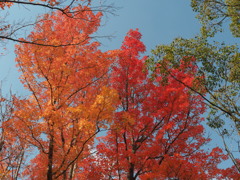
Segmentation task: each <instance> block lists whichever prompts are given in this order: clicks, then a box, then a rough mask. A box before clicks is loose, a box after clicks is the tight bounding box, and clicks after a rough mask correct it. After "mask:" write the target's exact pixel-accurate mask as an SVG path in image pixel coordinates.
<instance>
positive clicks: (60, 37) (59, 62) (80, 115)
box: [4, 7, 116, 180]
mask: <svg viewBox="0 0 240 180" xmlns="http://www.w3.org/2000/svg"><path fill="white" fill-rule="evenodd" d="M79 8H82V9H85V10H84V12H82V13H80V14H78V16H77V17H76V19H72V18H68V17H67V16H61V15H60V12H56V13H52V14H51V15H49V14H46V15H44V16H43V19H44V21H41V22H40V23H38V24H37V25H36V27H35V31H34V32H32V33H31V34H30V35H29V36H28V39H27V40H28V41H35V42H36V41H37V42H40V43H44V42H45V41H46V42H50V43H60V44H62V43H66V42H67V43H75V42H81V44H79V45H78V46H61V47H59V48H54V47H46V46H38V45H32V44H26V43H25V44H21V45H17V46H16V53H17V58H16V62H17V66H18V68H19V71H20V72H21V73H22V75H21V81H22V83H23V84H24V86H25V88H26V89H27V90H28V91H29V93H30V95H29V96H28V97H26V98H24V99H21V98H17V97H14V100H13V103H14V106H15V109H14V112H13V118H11V119H10V120H8V121H7V122H5V123H4V128H5V129H6V131H7V132H8V133H11V135H12V136H13V137H18V138H19V140H20V142H21V143H23V144H26V148H27V149H26V150H27V151H31V152H32V153H33V154H32V157H33V158H31V161H30V164H29V165H28V166H27V167H26V168H24V169H23V170H22V171H21V176H23V177H26V178H30V179H48V180H51V179H57V178H62V179H73V178H74V173H75V171H76V170H77V169H78V168H79V167H78V163H80V162H81V160H82V159H84V158H85V157H87V156H88V155H89V154H90V153H91V149H92V146H93V143H94V137H95V136H96V134H97V133H98V132H100V131H101V128H103V127H105V123H106V122H108V121H110V120H111V113H112V111H114V99H116V93H114V92H115V91H114V90H112V89H111V88H108V87H107V84H106V82H107V75H108V71H109V66H110V64H111V61H112V59H113V58H112V55H111V53H110V52H106V53H104V52H101V51H100V50H98V46H99V43H98V42H94V41H92V40H91V38H90V35H91V34H93V33H94V32H95V31H96V30H97V28H98V26H99V23H100V18H101V13H96V14H94V13H93V12H92V11H91V10H90V9H89V8H88V7H79ZM66 32H67V33H66ZM72 37H74V39H72Z"/></svg>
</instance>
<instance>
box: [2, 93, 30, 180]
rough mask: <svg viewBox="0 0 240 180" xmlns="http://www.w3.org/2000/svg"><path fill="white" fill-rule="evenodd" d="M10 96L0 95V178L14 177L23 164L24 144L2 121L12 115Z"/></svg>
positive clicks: (7, 119) (12, 108)
mask: <svg viewBox="0 0 240 180" xmlns="http://www.w3.org/2000/svg"><path fill="white" fill-rule="evenodd" d="M13 110H14V107H13V104H12V99H11V98H6V97H4V95H3V93H2V91H1V95H0V162H1V163H0V164H1V165H0V179H11V177H12V178H14V179H16V178H17V177H18V175H19V172H20V170H21V168H23V166H24V162H25V159H24V155H25V153H26V151H25V144H23V143H21V141H20V139H19V137H18V136H16V137H14V136H12V134H11V133H10V132H8V130H7V129H5V128H4V126H3V125H4V123H6V122H8V121H9V120H10V119H11V118H12V115H13Z"/></svg>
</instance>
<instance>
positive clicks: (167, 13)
mask: <svg viewBox="0 0 240 180" xmlns="http://www.w3.org/2000/svg"><path fill="white" fill-rule="evenodd" d="M106 2H110V0H107V1H106ZM112 2H114V5H115V6H116V7H119V9H118V10H116V11H115V12H114V13H115V15H111V14H108V17H107V18H104V22H103V26H102V27H101V28H100V29H99V31H98V32H97V35H99V36H102V35H104V36H105V35H106V36H108V35H113V36H114V37H113V38H112V39H111V40H110V41H109V40H108V39H101V42H102V44H103V46H102V49H103V50H109V49H116V48H119V47H120V46H121V42H122V41H123V39H124V36H125V35H126V33H127V32H128V31H129V29H135V28H138V29H139V31H140V32H141V33H142V35H143V36H142V40H143V42H144V44H145V45H146V47H147V52H146V54H150V51H151V49H154V48H155V47H156V45H159V44H168V43H170V42H171V41H172V40H173V39H174V38H176V37H183V38H192V37H194V36H196V35H197V34H198V33H199V28H200V24H199V22H198V20H197V19H196V18H195V15H196V14H195V13H194V12H193V11H192V9H191V7H190V0H188V1H187V0H184V1H183V0H115V1H114V0H112ZM45 11H46V10H45V9H32V8H29V7H27V6H25V7H22V6H15V7H13V8H11V10H10V11H9V16H8V19H7V20H11V21H14V20H16V21H17V20H19V19H21V20H26V21H28V20H30V19H35V18H36V17H37V15H38V14H41V13H44V12H45ZM0 15H2V13H0ZM226 26H227V25H226ZM26 33H27V32H26ZM215 40H217V41H225V42H226V43H229V44H236V43H239V39H237V38H233V37H232V35H231V34H230V32H229V30H228V28H226V29H225V31H224V33H222V34H218V35H217V36H216V38H215ZM2 48H3V47H2ZM5 54H6V55H4V56H0V80H1V81H2V86H3V89H4V92H8V90H9V88H10V87H11V89H12V91H13V92H16V93H18V94H21V95H23V94H26V91H24V89H23V88H22V85H21V84H20V82H19V80H18V76H19V73H18V72H17V69H16V68H15V63H14V58H15V54H14V43H12V42H9V43H8V44H7V51H6V53H5Z"/></svg>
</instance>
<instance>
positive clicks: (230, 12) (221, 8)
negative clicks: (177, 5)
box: [191, 0, 240, 37]
mask: <svg viewBox="0 0 240 180" xmlns="http://www.w3.org/2000/svg"><path fill="white" fill-rule="evenodd" d="M191 6H192V8H193V10H194V11H196V12H197V13H198V15H197V18H199V19H200V21H201V23H202V25H203V27H202V32H203V34H205V33H207V34H212V35H213V34H215V32H217V31H219V30H220V31H221V30H222V28H221V26H222V24H223V22H224V21H226V20H227V19H230V21H231V22H230V30H231V32H232V34H233V35H234V36H235V37H240V1H239V0H192V1H191Z"/></svg>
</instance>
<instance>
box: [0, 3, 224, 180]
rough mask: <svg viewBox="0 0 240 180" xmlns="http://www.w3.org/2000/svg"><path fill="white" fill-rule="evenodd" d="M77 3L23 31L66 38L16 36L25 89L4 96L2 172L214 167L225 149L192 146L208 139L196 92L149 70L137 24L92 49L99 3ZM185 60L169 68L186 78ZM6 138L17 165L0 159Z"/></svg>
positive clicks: (137, 173)
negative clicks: (108, 44) (9, 101)
mask: <svg viewBox="0 0 240 180" xmlns="http://www.w3.org/2000/svg"><path fill="white" fill-rule="evenodd" d="M78 8H80V9H81V10H82V11H81V12H82V13H79V14H78V17H77V18H75V19H72V18H69V17H67V16H60V15H59V12H57V13H52V14H51V15H49V14H47V15H44V16H43V17H42V21H40V22H39V23H38V24H37V25H36V27H35V30H34V31H33V32H32V33H31V34H30V35H29V36H28V39H29V40H31V41H35V42H40V43H42V42H45V41H47V42H48V43H52V44H66V43H71V44H75V45H71V46H61V47H58V48H56V47H46V46H37V45H32V44H20V45H17V46H16V54H17V58H16V62H17V67H18V69H19V71H20V72H21V77H20V79H21V82H22V83H23V85H24V87H25V88H26V89H27V90H28V92H29V95H28V96H26V97H25V98H19V97H17V96H14V97H13V104H14V109H13V111H12V113H11V116H10V117H9V119H7V120H6V121H4V122H2V128H3V129H4V132H5V133H4V138H5V139H6V140H8V141H10V142H11V146H10V145H9V146H7V145H6V146H4V148H3V150H2V151H1V153H0V156H1V159H2V160H1V161H2V162H3V163H2V164H1V167H0V175H1V176H2V178H6V179H11V178H12V177H13V173H12V172H13V171H14V170H15V171H14V172H17V176H18V177H20V178H23V179H37V180H38V179H39V180H43V179H48V180H51V179H93V180H99V179H129V180H135V179H167V178H168V179H171V178H175V179H211V178H214V177H215V178H217V177H220V176H221V173H222V171H221V170H220V169H218V167H217V165H218V164H219V163H220V162H221V161H222V160H223V159H226V156H225V155H224V154H223V153H222V151H221V149H219V148H214V149H212V150H211V151H207V150H205V149H204V148H202V146H203V145H205V144H206V143H208V142H209V141H210V139H208V138H206V137H205V136H204V128H203V126H202V125H201V122H202V121H203V120H204V119H203V118H202V116H201V115H202V114H203V113H204V111H205V107H204V104H203V102H202V100H201V98H200V97H199V96H198V95H196V94H193V93H191V92H190V91H189V90H188V88H186V87H185V86H184V85H183V84H181V83H179V82H178V81H176V80H175V79H174V78H172V77H171V76H170V75H169V76H166V77H164V78H166V80H167V81H166V82H165V83H162V79H163V77H162V76H161V72H160V71H159V72H157V78H151V76H150V73H151V72H149V71H148V70H147V69H146V66H145V60H146V59H147V57H142V56H141V54H142V53H144V52H145V46H144V44H143V43H142V42H141V33H140V32H139V31H138V30H130V31H129V32H128V34H127V36H126V37H125V39H124V41H123V44H122V46H121V48H120V49H118V50H114V51H107V52H102V51H101V50H100V49H99V45H100V44H99V43H98V42H96V41H94V39H92V38H91V36H92V35H93V34H94V33H95V32H96V31H97V29H98V27H99V25H100V19H101V13H97V14H95V13H93V12H92V11H91V10H90V9H89V8H88V7H81V6H80V7H78ZM79 42H81V43H79ZM193 61H194V59H193ZM193 64H194V63H191V62H189V63H184V62H183V63H182V64H181V66H180V68H178V69H174V68H172V69H171V70H172V71H173V72H174V74H175V75H176V76H177V77H178V79H180V80H181V81H183V82H186V83H187V84H188V85H189V86H191V85H192V84H193V83H195V82H196V81H195V79H196V77H195V71H196V66H194V65H193ZM195 85H196V83H195ZM101 131H103V133H101ZM12 144H15V145H16V146H17V147H16V149H15V150H16V152H15V153H19V152H20V153H19V154H20V155H21V158H20V160H19V161H17V162H16V163H15V164H16V167H18V169H17V171H16V168H14V166H11V167H8V168H6V165H7V162H6V161H4V156H7V155H6V154H7V152H10V151H9V150H11V148H14V146H13V145H12ZM17 155H18V154H15V155H14V156H17ZM15 174H16V173H15ZM14 177H16V176H14Z"/></svg>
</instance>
